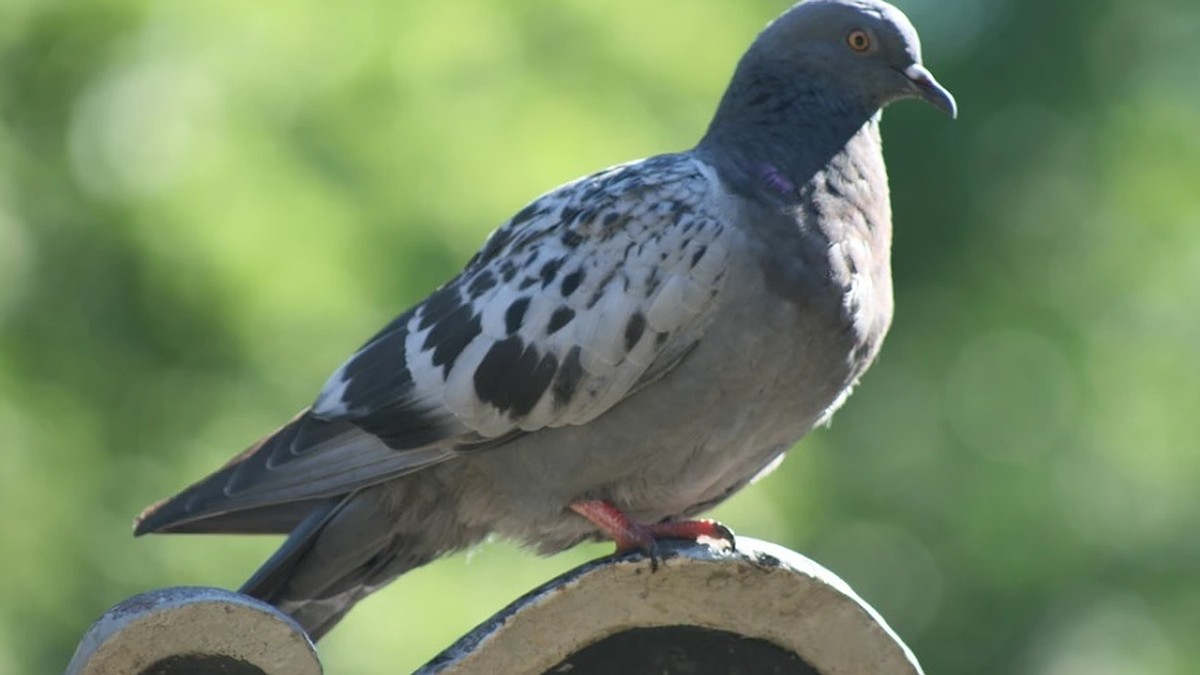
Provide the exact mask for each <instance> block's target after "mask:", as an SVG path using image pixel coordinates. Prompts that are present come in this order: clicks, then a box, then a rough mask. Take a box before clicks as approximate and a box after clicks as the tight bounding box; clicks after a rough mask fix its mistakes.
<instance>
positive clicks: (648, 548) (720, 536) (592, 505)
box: [571, 499, 737, 571]
mask: <svg viewBox="0 0 1200 675" xmlns="http://www.w3.org/2000/svg"><path fill="white" fill-rule="evenodd" d="M571 510H572V511H574V512H575V513H578V514H579V515H581V516H583V517H584V518H587V519H588V520H589V521H591V523H592V524H593V525H595V526H596V527H598V528H600V531H602V532H604V534H606V535H608V537H609V538H610V539H612V540H613V541H614V542H615V543H616V545H617V553H618V554H620V553H629V552H632V551H641V552H642V553H645V554H646V555H647V556H649V558H650V569H651V571H656V570H657V569H658V563H659V562H660V561H661V560H662V557H661V556H660V555H659V553H658V542H659V540H660V539H683V540H687V541H696V542H699V541H700V540H701V539H709V540H715V541H724V542H726V543H728V544H729V549H730V550H737V541H736V539H735V538H734V534H733V530H731V529H729V528H728V527H726V526H725V525H722V524H721V523H718V522H717V521H715V520H709V519H707V518H704V519H699V520H668V521H664V522H661V523H650V524H645V523H637V522H634V521H632V520H630V519H629V516H626V515H625V514H624V513H623V512H622V511H621V510H620V509H618V508H617V507H616V506H613V505H612V503H611V502H608V501H605V500H600V499H594V500H585V501H579V502H574V503H572V504H571Z"/></svg>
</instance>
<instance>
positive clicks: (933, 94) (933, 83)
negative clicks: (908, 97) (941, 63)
mask: <svg viewBox="0 0 1200 675" xmlns="http://www.w3.org/2000/svg"><path fill="white" fill-rule="evenodd" d="M904 76H905V77H907V78H908V80H909V81H910V82H912V83H913V86H914V87H916V92H917V95H918V96H920V97H921V98H922V99H923V100H924V101H925V102H927V103H929V105H932V106H933V107H935V108H937V109H938V110H941V111H942V112H944V113H946V114H947V115H949V116H950V119H954V118H956V117H958V104H956V103H955V102H954V95H953V94H951V93H950V92H949V91H946V88H945V87H943V86H942V85H940V84H938V81H937V80H935V79H933V73H930V72H929V71H928V70H925V66H922V65H921V64H919V63H914V64H912V65H911V66H909V67H907V68H905V69H904Z"/></svg>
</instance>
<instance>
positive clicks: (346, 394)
mask: <svg viewBox="0 0 1200 675" xmlns="http://www.w3.org/2000/svg"><path fill="white" fill-rule="evenodd" d="M718 192H719V188H718V184H717V182H716V178H715V176H714V175H713V174H712V173H711V171H710V170H709V169H708V168H707V167H706V166H705V165H703V164H701V163H700V162H698V161H697V160H695V159H694V158H692V157H690V156H689V155H664V156H659V157H654V158H651V159H647V160H642V161H640V162H633V163H630V164H625V165H621V166H617V167H613V168H611V169H607V170H605V171H602V172H600V173H597V174H594V175H592V176H588V177H586V178H582V179H579V180H577V181H574V182H572V183H568V184H567V185H564V186H562V187H560V188H558V189H557V190H554V191H553V192H550V193H548V194H546V195H544V196H542V197H540V198H538V199H537V200H535V201H534V202H532V203H531V204H530V205H529V206H527V207H526V208H525V209H523V210H522V211H521V212H520V213H518V214H517V215H516V216H514V217H513V219H512V220H510V221H509V222H508V223H506V224H505V225H504V226H503V227H501V228H500V229H498V230H496V231H495V232H494V233H493V234H492V235H491V236H490V237H489V238H488V241H487V243H486V244H485V245H484V247H483V249H482V250H481V251H480V252H479V254H477V255H476V256H475V258H474V259H472V260H471V262H470V263H468V265H467V267H466V269H465V270H464V271H463V272H462V273H461V274H460V275H459V276H458V277H456V278H455V279H454V280H452V281H451V282H449V283H448V284H446V285H445V286H443V287H442V288H440V289H438V291H436V292H435V293H434V294H433V295H431V296H430V297H429V298H428V299H427V300H426V301H424V302H423V303H421V304H420V305H418V306H417V307H415V308H414V309H413V310H410V311H409V312H408V313H406V314H405V315H404V316H402V317H400V318H399V319H397V320H396V321H395V322H393V323H392V325H390V326H389V327H388V328H387V329H385V330H384V331H383V332H381V333H380V334H379V335H378V336H376V337H375V338H374V339H373V340H372V341H371V342H369V343H368V344H367V345H366V346H364V347H363V349H361V350H360V351H359V352H358V353H357V354H355V355H354V356H353V357H351V359H350V360H349V361H347V363H346V364H345V365H343V366H342V368H340V369H339V370H338V371H337V372H336V373H335V374H334V375H333V377H331V378H330V380H329V382H328V383H327V384H326V386H325V388H324V389H323V390H322V392H321V395H320V396H319V397H318V399H317V402H316V403H315V405H314V406H313V412H314V414H316V415H319V416H322V417H325V418H336V419H349V420H351V421H354V422H355V423H358V424H360V426H362V427H363V428H364V429H366V430H368V431H371V432H372V433H375V434H376V435H379V436H380V437H381V438H383V439H384V440H385V442H387V443H388V444H389V445H390V446H392V447H395V448H397V449H414V448H418V447H422V446H423V445H426V444H428V443H429V442H431V441H435V442H439V443H443V444H446V445H449V446H459V445H472V444H476V443H487V442H489V441H490V440H491V439H498V438H505V437H508V436H509V435H511V434H513V433H520V432H522V431H524V432H530V431H535V430H537V429H541V428H545V427H554V426H562V425H570V424H584V423H586V422H588V421H589V420H592V419H594V418H595V417H596V416H598V415H600V414H602V413H603V412H604V411H606V410H608V409H609V408H611V407H612V406H613V405H615V404H616V403H617V402H619V401H620V400H621V399H623V398H624V397H626V396H628V395H629V394H630V393H631V392H632V391H634V390H635V389H637V388H638V387H640V386H644V385H645V384H647V383H649V382H652V381H653V380H654V379H656V378H657V377H658V376H660V375H661V374H662V373H664V372H666V370H667V369H669V368H670V367H671V366H673V365H674V364H675V363H677V362H678V361H679V359H680V358H682V356H683V355H684V354H686V352H687V350H688V349H689V348H690V347H691V346H692V345H694V344H695V342H696V341H697V340H698V339H699V338H700V336H701V335H702V333H703V332H704V330H705V328H706V327H707V325H708V321H709V319H710V317H711V309H712V308H713V307H714V304H715V300H716V298H717V297H718V296H719V295H720V293H721V289H722V285H723V280H724V273H725V269H726V265H727V260H728V254H729V251H728V249H727V247H726V245H725V242H726V238H725V237H723V236H722V234H723V231H724V227H725V225H724V224H723V218H722V215H723V214H722V212H721V208H722V207H721V204H722V200H721V199H720V197H719V194H718ZM431 429H436V430H438V431H437V432H436V433H430V430H431ZM406 433H407V434H408V436H406Z"/></svg>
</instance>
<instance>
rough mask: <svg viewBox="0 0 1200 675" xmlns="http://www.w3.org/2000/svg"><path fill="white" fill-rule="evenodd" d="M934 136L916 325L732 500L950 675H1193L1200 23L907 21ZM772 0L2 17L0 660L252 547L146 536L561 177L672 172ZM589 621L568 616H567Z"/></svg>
mask: <svg viewBox="0 0 1200 675" xmlns="http://www.w3.org/2000/svg"><path fill="white" fill-rule="evenodd" d="M902 4H903V6H904V8H905V9H906V10H907V11H908V12H909V14H910V15H911V16H912V17H913V19H914V22H915V23H916V24H917V26H918V27H919V28H921V30H922V33H923V36H924V42H925V51H926V56H927V59H926V60H927V63H928V64H929V65H930V67H931V69H932V70H933V71H934V72H935V73H937V74H938V77H939V78H940V79H941V80H942V82H944V83H945V84H946V85H947V86H949V87H950V88H951V89H952V90H953V91H954V92H955V93H956V94H957V95H958V98H959V101H960V104H961V109H962V114H961V119H960V120H959V121H958V122H957V123H950V122H948V121H947V120H945V119H943V118H942V117H941V116H940V115H938V114H937V113H936V112H934V111H932V110H930V109H928V108H925V107H923V106H920V105H917V104H915V103H906V104H903V105H898V106H896V107H895V108H893V109H892V110H890V111H889V112H888V114H887V119H886V121H885V123H884V126H885V137H886V141H887V143H886V145H887V154H888V160H889V166H890V169H891V174H892V187H893V191H894V203H895V220H896V244H895V271H896V287H897V305H898V308H899V309H898V312H899V313H898V316H897V320H896V323H895V325H894V327H893V330H892V334H891V336H890V338H889V341H888V343H887V345H886V346H885V348H884V351H883V355H882V358H881V361H880V363H879V364H878V365H877V366H876V368H875V369H874V370H873V371H872V372H871V373H870V374H869V375H868V376H867V377H866V379H865V380H864V382H863V384H862V386H861V388H860V390H859V391H858V393H856V394H855V396H854V397H853V398H852V399H851V401H850V403H849V404H848V405H847V406H846V408H845V409H844V410H843V411H842V412H841V413H840V414H839V415H838V417H837V419H836V420H835V424H834V425H833V428H832V429H831V430H828V431H820V432H818V433H815V434H814V435H813V437H811V438H810V439H808V440H807V441H805V442H804V443H802V444H801V447H800V448H799V449H798V451H796V452H794V453H793V454H792V456H791V457H790V458H789V460H788V461H787V462H785V464H784V465H783V467H782V468H781V469H780V470H779V471H778V472H776V473H775V474H774V475H772V476H771V477H770V478H768V479H766V480H764V481H762V482H761V483H760V484H758V485H757V486H755V487H753V488H751V489H749V490H747V491H745V492H744V493H743V494H741V495H739V496H738V497H736V498H735V499H733V500H732V501H731V502H730V503H729V504H727V505H725V506H723V507H722V508H721V509H719V510H718V511H717V515H718V516H719V517H721V518H723V519H725V520H726V521H727V522H729V523H731V524H732V525H733V526H734V527H735V528H736V529H737V530H738V531H739V532H742V533H745V534H748V535H753V536H757V537H763V538H768V539H773V540H776V541H779V542H781V543H783V544H786V545H788V546H790V547H793V548H796V549H799V550H801V551H803V552H806V553H808V554H809V555H811V556H812V557H814V558H816V559H817V560H819V561H821V562H823V563H825V564H827V565H828V566H830V567H831V568H832V569H834V570H835V571H837V572H839V573H840V574H842V575H843V576H844V577H845V578H846V579H847V580H848V581H849V582H850V583H851V584H852V585H854V586H855V587H856V588H857V589H858V590H859V591H860V592H861V593H862V594H863V595H864V596H865V597H866V598H867V599H868V600H869V601H871V602H872V603H874V604H875V605H876V606H877V607H878V608H879V609H880V610H881V611H882V613H883V614H884V615H885V616H887V617H888V618H889V619H890V621H891V623H892V625H893V626H894V627H895V628H896V629H897V630H898V632H899V633H900V634H901V635H902V636H904V637H905V638H906V639H907V640H908V641H909V642H910V644H911V645H912V646H913V647H914V649H915V651H916V653H917V654H918V655H919V656H920V657H921V659H922V661H923V662H924V664H925V665H926V668H927V669H928V670H929V672H934V673H976V674H989V673H996V674H1000V673H1033V674H1038V675H1042V674H1044V675H1075V674H1082V673H1088V674H1096V673H1100V674H1110V673H1111V674H1118V673H1119V674H1127V673H1151V674H1170V673H1184V672H1187V671H1188V669H1189V666H1188V664H1194V663H1196V662H1197V660H1200V646H1198V644H1200V643H1197V642H1196V639H1195V637H1196V629H1197V627H1198V626H1200V576H1197V569H1200V536H1197V535H1198V533H1200V452H1197V450H1198V449H1200V442H1198V440H1197V439H1200V356H1198V352H1200V310H1198V309H1197V308H1198V306H1200V304H1198V303H1200V80H1197V71H1196V64H1198V63H1200V41H1197V40H1196V39H1195V37H1196V35H1198V34H1200V5H1197V4H1196V2H1195V0H1149V1H1147V2H1142V3H1129V2H1123V1H1118V0H1063V1H1060V2H1045V1H1044V0H954V1H953V2H946V1H938V0H907V1H905V2H903V3H902ZM783 7H784V5H783V3H781V2H766V1H765V0H755V1H753V2H749V1H747V2H741V1H739V2H729V1H726V2H717V1H715V0H663V1H659V2H644V1H642V0H610V1H608V2H602V3H601V2H594V1H592V0H562V1H558V2H540V1H535V0H520V1H517V2H501V1H499V0H491V1H485V0H457V1H455V2H390V1H386V0H355V1H353V2H349V3H334V2H315V1H305V2H290V3H283V2H241V1H239V2H233V1H230V0H216V1H214V2H182V1H176V0H159V1H157V2H147V1H142V0H94V1H91V2H68V1H66V0H57V1H56V0H3V2H0V443H2V445H3V450H2V452H0V549H2V550H3V555H2V556H0V672H4V673H50V672H57V671H58V670H60V669H61V668H62V667H63V666H64V665H65V663H66V662H67V660H68V658H69V656H70V654H71V651H72V649H73V648H74V645H75V642H76V640H77V639H78V637H79V634H80V632H81V631H82V630H83V629H84V628H85V627H86V626H87V625H88V624H89V623H90V622H91V621H92V620H93V619H94V618H96V617H97V616H98V615H99V614H100V613H101V612H102V611H103V610H104V609H105V608H106V607H108V606H109V605H111V604H113V603H116V602H117V601H119V600H121V599H123V598H125V597H127V596H129V595H131V594H133V593H137V592H139V591H142V590H146V589H149V588H153V587H157V586H163V585H176V584H217V585H227V586H236V585H237V584H238V583H239V582H240V581H241V580H242V579H243V578H244V577H245V576H246V575H247V574H248V573H249V572H250V571H251V570H252V569H253V568H254V567H255V566H257V564H258V563H259V562H260V561H261V560H262V559H263V558H264V557H265V556H266V555H267V554H268V552H269V551H270V550H272V549H273V547H274V546H275V545H276V544H277V543H278V540H274V539H270V538H248V539H241V538H236V537H207V538H206V537H160V538H152V539H146V540H139V541H135V540H133V539H131V538H130V537H129V524H130V520H131V518H132V516H133V515H134V514H136V513H137V512H138V511H139V509H141V508H142V507H143V506H144V505H146V504H147V503H149V502H150V501H152V500H154V499H156V498H159V497H162V496H164V495H166V494H168V493H170V492H173V491H175V490H176V489H178V488H180V487H182V486H183V485H184V484H186V483H187V482H189V481H191V480H193V479H196V478H199V477H200V476H202V475H204V474H205V473H206V472H207V471H209V470H210V469H212V468H214V467H215V466H217V465H218V464H220V463H221V462H222V461H224V460H225V459H226V458H227V457H228V456H230V455H231V454H233V453H234V452H236V451H238V450H240V449H241V448H242V447H244V446H245V445H246V444H248V443H249V442H250V441H252V440H254V439H255V438H256V437H258V436H259V435H260V434H262V433H263V432H265V431H267V430H269V429H270V428H272V427H273V426H274V425H276V424H278V423H280V422H282V421H283V420H285V419H287V418H288V417H289V416H290V415H291V414H292V413H293V412H294V411H295V410H296V409H298V408H299V407H301V406H303V405H305V404H306V403H308V402H309V400H310V399H311V397H312V395H313V394H314V393H315V391H316V389H317V388H318V387H319V385H320V384H321V383H322V382H323V381H324V378H325V376H326V375H327V373H328V372H329V371H331V370H332V369H333V368H334V367H336V366H337V365H338V363H339V361H340V360H341V358H343V357H344V356H346V355H347V354H348V353H349V352H350V351H351V350H352V349H354V348H355V347H356V346H357V344H358V343H359V342H360V341H361V340H362V339H363V338H365V337H366V336H367V335H369V334H370V333H371V332H372V331H373V330H375V329H376V328H377V327H378V326H379V325H381V324H382V323H384V322H385V321H387V320H388V319H389V318H390V317H391V316H392V315H394V314H395V313H397V312H399V311H400V310H402V309H403V308H405V307H406V306H407V305H408V304H409V303H411V302H413V301H415V300H417V299H419V298H420V297H422V296H423V295H424V294H425V293H427V292H428V291H429V290H431V289H432V288H433V287H435V286H436V285H437V284H439V283H440V282H441V281H444V280H445V279H447V278H448V277H449V276H450V275H451V274H452V273H453V272H454V271H456V269H457V267H458V266H459V265H460V264H461V263H463V262H464V261H465V260H466V258H467V257H468V256H469V255H470V254H471V253H472V252H473V250H474V249H475V247H476V246H477V245H478V244H479V243H480V242H481V241H482V239H483V237H484V235H485V234H486V233H487V232H488V231H489V230H490V229H491V228H492V227H493V226H495V225H497V224H499V223H500V222H501V221H502V220H503V219H504V218H505V217H506V216H507V215H509V214H511V213H512V212H514V211H515V210H516V209H518V208H520V207H521V206H522V204H523V203H524V202H526V201H527V200H528V199H530V198H532V197H533V196H535V195H536V194H538V193H540V192H541V191H543V190H546V189H548V188H551V187H553V186H554V185H557V184H559V183H561V182H563V181H565V180H567V179H569V178H572V177H574V176H576V175H579V174H582V173H585V172H588V171H591V170H594V169H596V168H599V167H601V166H604V165H607V164H612V163H616V162H619V161H623V160H626V159H631V158H634V157H638V156H643V155H646V154H652V153H655V152H661V151H668V150H674V149H681V148H684V147H687V146H689V145H690V144H691V143H693V142H694V141H695V140H696V139H697V138H698V137H699V135H700V133H701V132H702V130H703V128H704V126H705V124H706V122H707V119H708V115H709V113H710V111H711V109H712V107H713V105H714V104H715V101H716V99H717V97H718V96H719V94H720V92H721V90H722V88H723V87H724V85H725V82H726V79H727V78H728V76H729V73H730V72H731V70H732V67H733V65H734V63H735V61H736V59H737V57H738V56H739V54H740V53H741V51H742V49H743V48H744V47H745V46H746V45H747V44H748V43H749V41H750V40H751V38H752V37H753V35H754V33H755V31H756V30H757V29H758V27H760V26H761V25H762V24H763V23H764V22H765V21H766V20H768V19H769V18H771V17H773V16H774V15H775V14H776V13H778V12H779V11H780V10H782V9H783ZM607 550H608V549H607V547H600V546H595V547H584V548H581V549H578V550H575V551H572V552H570V553H568V554H564V555H562V556H559V557H557V558H553V559H548V560H547V559H540V558H536V557H534V556H533V555H531V554H527V553H524V552H520V551H517V550H515V549H514V548H513V547H511V546H510V545H507V544H503V543H494V544H489V545H486V546H483V547H481V548H480V549H479V550H477V551H475V552H473V553H471V554H468V555H465V556H457V557H454V558H450V559H447V560H444V561H441V562H438V563H436V564H434V565H431V566H429V567H426V568H424V569H422V570H419V571H416V572H414V573H412V574H410V575H408V576H406V577H405V578H403V579H402V580H401V581H399V582H397V583H396V584H394V586H392V587H390V588H389V589H388V590H386V591H385V592H382V593H380V594H379V595H377V596H375V597H373V598H372V599H370V600H369V601H367V602H365V603H364V604H363V605H362V606H361V607H360V608H359V609H357V610H356V611H355V612H354V613H352V614H351V615H350V617H349V618H348V620H347V621H346V622H345V623H344V624H343V625H342V626H341V627H340V628H339V629H338V630H337V631H335V632H334V633H333V634H332V636H331V637H330V638H329V639H328V640H327V641H326V642H325V643H324V644H323V645H322V651H323V652H324V658H325V660H326V663H327V665H328V669H329V671H330V672H333V673H395V672H401V671H403V670H405V669H406V668H411V667H414V666H416V665H418V664H420V663H422V662H424V660H426V659H427V658H428V657H430V656H431V655H433V654H434V653H436V652H437V651H438V650H440V649H441V648H442V647H443V646H445V645H446V644H448V643H449V642H450V641H451V640H452V639H454V638H455V637H456V636H457V635H459V634H461V633H462V632H463V631H465V630H467V629H468V628H470V627H471V626H473V625H474V624H475V623H476V622H478V621H480V620H482V619H483V618H485V617H486V616H488V615H489V614H490V613H491V612H493V611H494V610H496V609H497V608H499V607H500V606H502V605H503V604H504V603H506V602H507V601H509V600H511V599H512V598H514V597H515V596H517V595H518V594H519V593H521V592H523V591H524V590H526V589H527V588H529V587H531V586H533V585H534V584H536V583H538V582H540V581H542V580H544V579H545V578H548V577H549V576H550V575H552V574H554V573H556V572H558V571H562V570H565V569H567V568H569V567H571V566H573V565H575V564H577V563H579V562H581V561H582V560H584V559H587V558H590V557H593V556H595V555H599V554H601V553H604V552H606V551H607ZM584 620H586V619H584Z"/></svg>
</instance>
